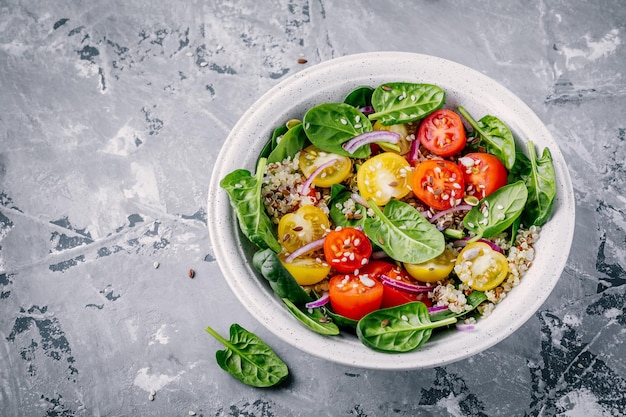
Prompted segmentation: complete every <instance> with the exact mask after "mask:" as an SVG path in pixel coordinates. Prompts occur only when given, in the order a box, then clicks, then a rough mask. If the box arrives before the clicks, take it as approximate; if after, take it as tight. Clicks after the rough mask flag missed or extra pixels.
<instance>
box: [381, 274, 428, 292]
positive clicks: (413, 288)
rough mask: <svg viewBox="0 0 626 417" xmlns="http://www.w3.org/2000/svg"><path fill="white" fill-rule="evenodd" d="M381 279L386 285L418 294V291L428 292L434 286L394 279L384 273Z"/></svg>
mask: <svg viewBox="0 0 626 417" xmlns="http://www.w3.org/2000/svg"><path fill="white" fill-rule="evenodd" d="M380 279H381V281H382V283H383V284H384V285H388V286H390V287H393V288H395V289H397V290H400V291H404V292H408V293H412V294H418V293H422V292H428V291H432V290H433V287H428V286H425V285H415V284H409V283H408V282H404V281H400V280H397V279H393V278H391V277H389V276H387V275H384V274H383V275H381V276H380Z"/></svg>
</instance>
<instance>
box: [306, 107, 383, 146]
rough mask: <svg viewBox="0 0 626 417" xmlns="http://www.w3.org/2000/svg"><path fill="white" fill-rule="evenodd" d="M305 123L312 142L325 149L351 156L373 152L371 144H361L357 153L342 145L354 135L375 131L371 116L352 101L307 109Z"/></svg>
mask: <svg viewBox="0 0 626 417" xmlns="http://www.w3.org/2000/svg"><path fill="white" fill-rule="evenodd" d="M303 123H304V131H305V132H306V135H307V136H308V138H309V140H310V141H311V143H312V144H313V145H315V146H317V147H318V148H320V149H322V150H324V151H327V152H332V153H336V154H338V155H343V156H348V157H352V158H367V157H368V156H369V155H370V152H371V151H370V147H369V146H361V147H360V148H358V149H357V150H356V151H354V153H349V152H347V151H346V150H345V149H343V148H342V147H341V145H343V144H344V143H345V142H347V141H349V140H350V139H352V138H354V137H355V136H358V135H360V134H361V133H365V132H371V131H372V123H371V122H370V121H369V120H368V118H367V117H365V115H364V114H363V113H361V112H360V111H359V109H357V108H354V107H353V106H351V105H349V104H345V103H323V104H318V105H317V106H314V107H312V108H310V109H309V110H308V111H307V112H306V114H305V115H304V119H303Z"/></svg>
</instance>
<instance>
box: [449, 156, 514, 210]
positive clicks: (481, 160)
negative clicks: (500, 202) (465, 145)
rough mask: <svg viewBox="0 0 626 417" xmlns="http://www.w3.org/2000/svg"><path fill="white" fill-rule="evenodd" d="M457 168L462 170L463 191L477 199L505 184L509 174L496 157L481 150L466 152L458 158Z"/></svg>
mask: <svg viewBox="0 0 626 417" xmlns="http://www.w3.org/2000/svg"><path fill="white" fill-rule="evenodd" d="M459 168H461V171H463V179H464V180H465V185H466V187H467V188H466V190H465V193H466V194H468V195H473V196H475V197H476V198H478V199H479V200H482V199H483V198H485V197H487V196H488V195H489V194H491V193H493V192H494V191H496V190H497V189H498V188H500V187H503V186H505V185H506V183H507V179H508V175H509V174H508V172H507V170H506V168H505V167H504V164H502V162H501V161H500V160H499V159H498V158H497V157H495V156H493V155H491V154H488V153H482V152H476V153H468V154H467V155H465V156H463V157H462V158H459Z"/></svg>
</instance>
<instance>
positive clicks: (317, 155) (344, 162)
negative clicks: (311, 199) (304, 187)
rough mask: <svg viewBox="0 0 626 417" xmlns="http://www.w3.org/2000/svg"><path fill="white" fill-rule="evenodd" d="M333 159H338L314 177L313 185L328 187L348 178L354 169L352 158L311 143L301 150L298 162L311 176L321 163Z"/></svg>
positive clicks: (303, 170)
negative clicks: (327, 150)
mask: <svg viewBox="0 0 626 417" xmlns="http://www.w3.org/2000/svg"><path fill="white" fill-rule="evenodd" d="M333 159H335V160H336V161H335V163H334V164H332V165H331V166H329V167H327V168H325V169H324V170H323V171H322V172H321V173H320V174H319V175H318V176H316V177H315V178H314V179H313V185H316V186H318V187H322V188H328V187H330V186H331V185H333V184H339V183H340V182H342V181H343V180H345V179H346V178H348V176H349V175H350V172H351V171H352V160H351V159H350V158H348V157H347V156H342V155H337V154H334V153H330V152H326V151H322V150H321V149H319V148H317V147H316V146H314V145H310V146H307V147H306V148H304V149H303V150H302V152H300V157H299V158H298V162H299V164H300V170H301V171H302V172H303V173H304V175H305V176H306V177H307V178H309V177H310V176H311V174H313V172H314V171H315V170H316V169H317V168H318V167H319V166H320V165H322V164H324V163H325V162H328V161H331V160H333Z"/></svg>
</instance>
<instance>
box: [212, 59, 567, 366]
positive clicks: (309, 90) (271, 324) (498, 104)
mask: <svg viewBox="0 0 626 417" xmlns="http://www.w3.org/2000/svg"><path fill="white" fill-rule="evenodd" d="M390 81H407V82H417V83H430V84H436V85H438V86H440V87H442V88H443V89H444V90H445V91H446V97H447V101H446V102H447V105H448V106H455V105H462V106H463V107H465V109H467V111H468V112H469V113H470V114H472V115H474V116H475V117H476V118H477V119H478V118H480V117H482V116H484V115H486V114H491V115H494V116H497V117H499V118H500V119H501V120H502V121H504V122H505V123H506V124H507V125H508V126H509V128H510V129H511V131H512V132H513V134H514V136H515V138H516V140H518V141H521V142H525V141H527V140H529V139H532V140H533V141H534V143H535V144H536V145H537V147H538V149H539V151H541V150H543V148H544V147H549V148H550V151H551V152H552V156H553V160H554V166H555V170H556V177H557V197H556V203H555V207H554V213H553V215H552V218H551V219H550V220H549V222H548V223H546V225H545V226H544V227H543V230H542V233H541V237H540V239H539V242H538V243H537V245H536V259H535V261H534V263H533V265H532V267H531V268H530V270H529V271H528V273H527V274H526V275H525V276H524V278H523V279H522V281H521V283H520V285H519V286H517V287H516V288H514V289H513V291H512V292H511V293H510V294H509V296H508V297H507V298H506V299H504V300H503V301H502V302H501V303H500V304H499V305H498V306H497V307H496V309H495V311H494V314H492V315H491V316H489V317H487V318H485V319H483V320H479V322H478V324H477V326H476V328H475V330H473V331H465V332H458V331H457V332H455V331H450V332H446V333H445V334H442V335H434V336H433V337H432V338H431V339H430V340H429V341H428V342H426V344H424V345H423V346H422V347H421V348H419V349H418V350H415V351H413V352H410V353H403V354H388V353H380V352H376V351H374V350H371V349H369V348H367V347H365V346H364V345H362V344H361V343H360V341H359V340H358V339H357V338H356V336H353V335H350V334H342V335H340V336H322V335H319V334H316V333H314V332H313V331H311V330H309V329H308V328H307V327H305V326H304V325H302V324H301V323H300V322H299V321H298V320H296V319H295V318H294V317H293V316H291V314H290V313H289V312H288V311H287V309H286V308H285V307H284V306H283V304H282V301H281V300H279V299H278V298H277V297H276V296H275V295H274V294H273V292H272V290H271V289H270V287H269V285H267V283H266V281H265V279H263V277H261V276H260V275H259V274H258V273H257V272H256V271H255V270H254V268H253V267H252V264H251V259H252V255H253V253H254V251H255V248H254V247H253V246H252V245H251V244H250V243H249V242H247V240H246V239H245V237H243V235H241V234H240V232H239V228H238V225H237V220H236V217H235V216H234V214H233V211H232V210H231V207H230V205H229V201H228V195H227V194H226V192H225V191H223V190H222V189H221V188H220V187H219V181H220V180H221V179H222V178H223V177H224V176H225V175H226V174H228V173H229V172H231V171H233V170H235V169H237V168H245V169H248V170H250V171H251V172H254V169H255V162H256V160H257V157H258V155H259V153H260V152H261V149H262V148H263V145H264V144H265V142H266V141H267V140H268V138H269V137H270V136H271V133H272V131H273V129H274V128H275V127H276V126H278V125H280V124H283V123H285V122H286V121H287V120H289V119H292V118H298V119H302V117H303V115H304V113H305V112H306V110H307V109H309V108H310V107H312V106H313V105H315V104H319V103H324V102H337V101H342V100H343V98H344V97H345V96H346V95H347V94H348V93H349V92H350V91H351V90H353V89H354V88H356V87H359V86H362V85H370V86H373V87H376V86H378V85H379V84H382V83H384V82H390ZM226 144H227V145H226V146H224V147H223V148H222V149H221V151H220V154H219V156H218V158H217V162H216V164H215V167H214V170H213V174H212V178H211V184H210V188H209V195H208V227H209V232H210V237H211V243H212V246H213V250H214V252H215V257H216V258H217V261H218V262H219V265H220V267H221V270H222V272H223V274H224V278H225V279H226V280H227V282H228V284H229V285H230V287H231V288H232V290H233V292H234V293H235V294H236V296H237V297H238V298H239V300H240V301H241V303H242V304H243V305H244V306H245V308H247V309H248V311H249V312H250V313H251V314H252V315H253V316H254V317H255V318H256V319H258V320H259V321H260V322H261V323H262V324H263V325H264V326H266V327H267V328H268V329H269V330H270V331H271V332H273V333H274V334H276V335H277V336H278V337H280V338H281V339H283V340H284V341H286V342H287V343H289V344H291V345H293V346H294V347H296V348H298V349H300V350H302V351H304V352H307V353H310V354H312V355H316V356H319V357H322V358H324V359H327V360H331V361H334V362H337V363H341V364H344V365H351V366H355V367H360V368H372V369H417V368H428V367H434V366H440V365H444V364H447V363H451V362H454V361H458V360H460V359H463V358H467V357H469V356H471V355H474V354H476V353H479V352H481V351H483V350H485V349H487V348H489V347H491V346H493V345H495V344H496V343H498V342H500V341H502V340H503V339H504V338H506V337H507V336H509V335H510V334H511V333H513V332H514V331H516V330H517V329H518V328H519V327H520V326H522V324H524V323H525V322H526V321H527V320H528V319H529V318H530V317H531V316H532V315H533V314H535V312H536V311H537V310H538V309H539V308H540V307H541V305H542V304H543V302H544V301H545V300H546V298H547V297H548V295H549V294H550V292H551V291H552V289H553V288H554V286H555V284H556V283H557V281H558V279H559V277H560V276H561V272H562V270H563V268H564V267H565V263H566V260H567V257H568V253H569V249H570V246H571V242H572V238H573V234H574V199H573V190H572V185H571V180H570V177H569V173H568V171H567V167H566V164H565V161H564V159H563V155H562V154H561V152H560V150H559V147H558V146H557V144H556V142H555V141H554V139H553V138H552V136H551V135H550V132H549V131H548V129H547V128H546V127H545V126H544V124H543V123H542V122H541V120H539V118H538V117H537V116H536V115H535V114H534V113H533V111H532V110H531V109H530V108H529V107H528V106H527V105H526V104H524V103H523V102H522V101H521V100H520V99H519V98H517V97H516V96H515V95H514V94H513V93H511V92H510V91H509V90H507V89H506V88H505V87H503V86H502V85H500V84H498V83H497V82H495V81H493V80H492V79H490V78H488V77H486V76H485V75H483V74H481V73H479V72H477V71H475V70H472V69H470V68H468V67H465V66H463V65H460V64H457V63H454V62H451V61H447V60H444V59H441V58H437V57H432V56H425V55H418V54H413V53H401V52H376V53H364V54H357V55H350V56H345V57H342V58H337V59H333V60H330V61H327V62H323V63H320V64H318V65H315V66H312V67H310V68H308V69H305V70H303V71H301V72H298V73H297V74H294V75H292V76H290V77H289V78H286V79H285V80H284V81H282V82H280V83H279V84H277V85H276V86H275V87H273V88H272V89H271V90H269V91H268V92H267V93H265V94H264V95H263V96H262V97H261V98H260V99H259V100H258V101H257V102H256V103H255V104H254V105H253V106H252V107H251V108H250V109H249V110H248V111H246V112H245V113H244V115H243V116H242V117H241V119H240V120H239V122H238V123H237V124H236V125H235V127H234V128H233V130H232V132H231V133H230V135H229V136H228V138H227V139H226ZM524 149H525V147H524Z"/></svg>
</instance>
